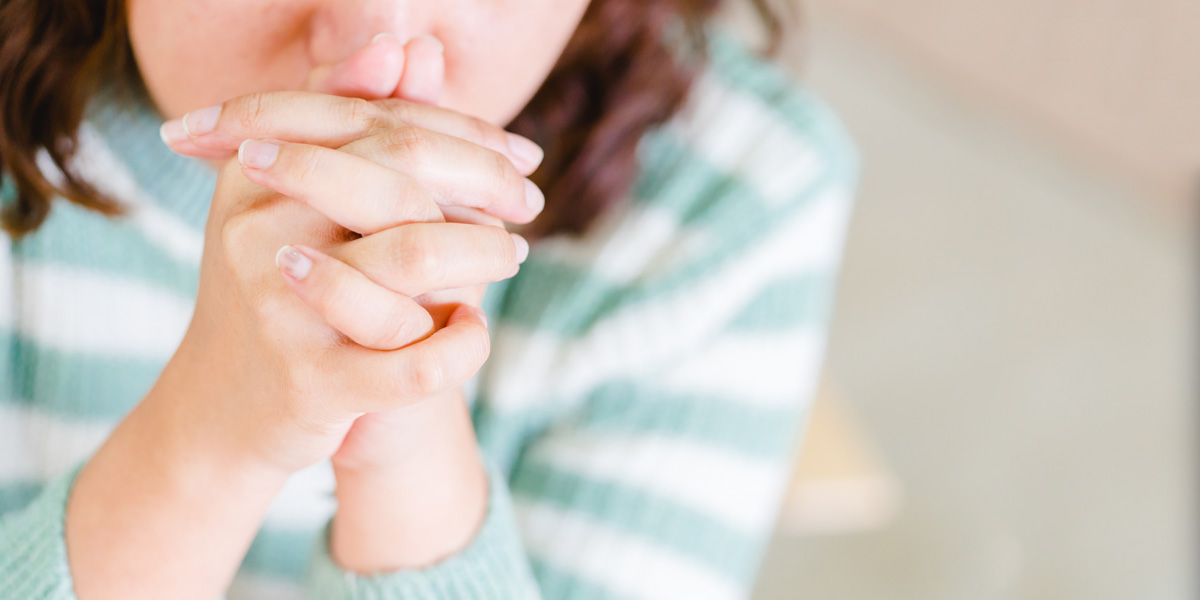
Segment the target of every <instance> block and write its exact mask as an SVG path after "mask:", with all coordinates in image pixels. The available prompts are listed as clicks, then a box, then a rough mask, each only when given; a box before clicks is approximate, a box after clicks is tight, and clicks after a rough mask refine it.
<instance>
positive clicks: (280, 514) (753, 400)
mask: <svg viewBox="0 0 1200 600" xmlns="http://www.w3.org/2000/svg"><path fill="white" fill-rule="evenodd" d="M158 125H159V118H158V116H157V115H156V114H155V112H154V111H153V110H152V109H151V108H150V107H147V106H135V107H129V106H117V105H116V104H115V103H113V102H103V101H100V102H96V103H93V107H92V110H91V111H90V113H89V117H88V119H87V121H86V123H85V125H84V126H83V128H82V129H81V131H80V151H79V156H78V159H77V164H78V169H79V171H80V172H81V173H82V174H84V176H85V177H87V178H88V179H89V180H91V181H93V182H95V183H96V184H97V185H98V186H99V187H100V188H101V189H103V190H105V191H108V192H109V193H111V194H113V195H115V196H116V197H118V198H121V199H123V200H125V201H126V202H128V203H129V204H130V205H132V206H133V207H134V208H133V210H131V211H130V212H129V214H128V215H126V216H123V217H119V218H106V217H103V216H101V215H99V214H95V213H93V212H89V211H86V210H83V209H80V208H78V207H77V206H75V205H72V204H69V203H67V202H61V201H60V202H56V204H55V207H54V209H53V211H52V212H51V215H50V217H49V220H48V221H47V222H46V223H45V225H44V226H43V227H42V228H41V229H39V230H38V231H37V232H36V233H35V234H33V235H30V236H27V237H25V238H24V239H21V240H20V241H16V242H14V241H12V240H11V239H9V238H3V239H2V240H0V515H2V516H0V598H4V599H52V600H67V599H70V598H74V593H73V591H72V584H71V574H70V568H69V566H68V563H67V560H66V552H65V546H64V540H63V518H64V506H65V502H66V498H67V494H68V492H69V489H70V486H71V483H72V480H73V475H74V473H75V472H76V470H77V469H78V467H79V466H80V465H81V464H82V462H83V461H85V460H86V459H87V457H88V456H89V455H91V453H92V452H93V451H94V450H95V449H96V448H97V447H98V446H99V445H100V444H101V442H102V441H103V440H104V439H105V438H106V436H107V435H108V434H109V432H110V431H111V430H112V428H113V427H114V426H115V425H116V423H117V422H118V421H119V420H120V419H121V418H122V417H123V415H125V414H126V413H127V412H128V411H129V410H130V409H131V407H133V406H134V405H135V404H136V403H137V402H138V401H139V399H140V398H142V396H143V395H144V394H145V393H146V392H147V391H148V389H149V388H150V386H151V384H152V383H153V382H154V381H155V379H156V377H157V375H158V373H159V371H160V370H161V369H162V367H163V366H164V365H165V363H166V361H167V360H168V358H169V357H170V356H171V354H172V353H173V351H174V349H175V348H176V346H177V345H178V343H179V341H180V340H181V339H182V336H183V332H184V330H185V329H186V327H187V325H188V321H189V319H190V316H191V311H192V307H193V303H194V299H195V296H196V289H197V282H198V269H199V262H200V255H201V249H202V243H203V238H202V234H203V230H204V222H205V219H206V216H207V211H208V203H209V200H210V197H211V193H212V190H213V185H214V182H215V174H214V172H213V171H212V170H211V169H210V168H209V167H207V166H206V165H204V164H202V163H200V162H199V161H194V160H192V159H187V158H183V157H180V156H177V155H175V154H173V153H171V152H170V151H168V150H167V149H166V148H165V147H164V146H163V145H162V143H161V141H160V140H159V137H158ZM639 160H640V164H641V172H640V176H639V179H638V181H637V184H636V186H635V188H634V189H633V191H632V193H631V196H632V198H631V200H630V202H628V203H626V204H625V205H623V207H622V208H620V209H619V210H616V211H615V212H613V213H611V214H608V215H606V216H605V217H604V218H603V219H602V221H601V222H599V223H598V224H597V226H596V227H595V228H594V229H593V230H592V231H591V232H590V233H588V234H587V235H585V236H581V237H566V236H561V237H554V238H550V239H547V240H544V241H542V242H539V243H536V244H535V245H534V247H533V249H532V253H531V254H530V257H529V259H528V261H527V262H526V263H525V264H524V265H523V266H522V268H521V271H520V273H519V274H518V275H517V276H516V277H514V278H513V279H511V280H509V281H507V282H503V283H500V284H493V285H492V286H491V287H490V289H489V292H488V295H487V299H486V303H487V305H486V310H487V312H488V315H489V317H490V321H491V323H492V333H493V350H492V357H491V359H490V361H489V363H488V364H487V365H486V366H485V367H484V369H483V370H482V371H481V372H480V374H479V375H478V376H477V378H476V379H475V380H473V381H472V383H471V384H470V385H469V386H468V388H469V389H468V394H467V395H468V398H469V399H470V402H471V410H472V415H473V419H474V424H475V427H476V431H477V434H478V438H479V444H480V449H481V453H482V454H483V456H484V458H485V462H486V464H487V467H488V473H489V477H490V481H491V485H492V492H491V496H490V504H489V508H488V512H487V516H486V519H485V521H484V524H483V526H482V528H481V529H480V531H479V532H478V533H477V534H476V536H475V537H474V538H473V539H472V540H471V542H470V543H469V545H468V546H467V547H466V548H465V549H464V550H462V551H461V552H459V553H458V554H456V555H454V556H451V557H449V558H447V559H445V560H443V561H441V562H439V563H437V564H435V565H433V566H430V567H428V568H424V569H414V570H402V571H394V572H387V573H379V574H374V575H370V576H365V575H356V574H351V573H347V572H345V571H342V570H341V569H339V568H338V567H337V565H336V564H334V563H333V562H332V561H331V560H330V558H329V556H328V554H327V547H326V544H325V541H324V537H323V536H322V535H321V533H322V532H323V531H324V529H323V528H324V527H325V526H326V525H327V522H328V520H329V518H330V516H331V515H332V514H333V511H334V510H335V506H334V501H333V499H332V496H331V492H332V489H333V485H334V481H333V476H332V471H331V469H330V467H329V465H328V463H327V462H326V463H324V464H320V465H317V466H315V467H313V468H310V469H308V470H305V471H303V472H300V473H298V474H296V475H295V476H294V477H293V478H292V479H291V480H290V481H289V483H288V484H287V486H285V488H284V490H283V492H282V493H281V495H280V496H279V498H278V499H277V501H276V502H275V504H274V505H272V507H271V509H270V511H269V513H268V516H267V517H266V520H265V522H264V523H263V526H262V529H261V531H260V532H259V534H258V536H257V537H256V539H255V540H254V543H253V545H252V547H251V548H250V551H249V553H248V554H247V555H246V557H245V560H244V562H243V564H242V567H241V569H240V571H239V573H238V576H237V578H236V580H235V582H234V584H233V586H232V587H231V588H230V590H229V591H228V596H227V597H228V598H230V599H243V598H245V599H255V600H270V599H275V598H280V599H282V598H301V597H311V598H322V599H343V598H345V599H350V598H363V599H366V598H372V599H405V600H434V599H437V600H453V599H480V600H482V599H497V600H499V599H504V600H511V599H517V598H521V599H533V598H539V597H540V598H546V599H564V600H578V599H583V598H588V599H601V598H604V599H646V600H675V599H679V598H688V599H689V600H702V599H735V598H745V597H747V596H748V595H749V590H750V589H751V587H752V585H753V580H754V577H755V574H756V572H757V569H758V565H759V563H760V560H761V557H762V553H763V550H764V546H765V544H766V541H767V539H768V538H769V536H770V532H771V529H772V525H773V522H774V519H775V516H776V513H777V511H778V509H779V506H780V503H781V500H782V495H783V492H784V489H785V486H786V482H787V480H788V474H789V471H790V466H791V458H792V456H793V452H794V450H795V446H796V444H797V442H798V435H797V432H798V431H799V430H800V428H799V426H800V425H801V424H802V422H803V420H804V417H805V415H806V414H807V409H808V406H809V400H810V398H811V396H812V393H813V390H814V385H815V382H816V378H817V376H818V372H819V370H820V361H821V357H822V354H823V349H824V340H825V328H826V324H827V321H828V314H829V309H830V302H831V295H832V291H833V287H834V280H835V274H836V268H837V266H838V263H839V258H840V253H841V247H842V240H843V236H844V230H845V227H846V223H847V220H848V216H849V212H850V206H851V198H852V192H853V186H854V182H855V178H856V170H857V164H856V157H855V153H854V150H853V147H852V145H851V143H850V142H849V140H848V138H847V136H846V134H845V132H844V131H843V129H842V128H841V126H840V124H839V123H838V121H837V119H836V118H835V117H834V116H833V115H832V113H831V112H830V111H829V110H828V109H827V108H826V107H824V106H823V105H822V104H821V103H820V102H819V101H818V100H817V99H815V98H814V97H813V96H812V95H811V94H810V93H809V92H807V91H806V90H804V89H803V88H802V87H800V86H798V85H796V84H795V83H793V82H792V81H791V80H789V78H788V77H787V76H786V75H785V74H784V72H783V71H782V70H780V69H779V68H777V67H775V66H773V65H770V64H768V63H765V62H762V61H760V60H759V59H758V58H757V57H755V56H754V55H753V54H752V53H750V52H748V51H746V50H745V49H744V48H743V47H741V46H740V45H738V44H737V43H735V42H733V41H732V40H731V39H730V38H721V41H717V42H714V44H713V49H712V65H711V67H710V68H709V69H708V70H707V71H706V72H705V74H704V76H703V77H702V78H701V80H700V81H699V82H698V84H697V87H696V88H695V93H694V95H693V97H692V99H691V100H690V103H689V105H688V107H687V108H686V109H685V110H684V111H683V112H681V113H680V114H679V115H677V116H676V117H675V119H674V120H673V121H671V122H670V123H669V124H668V125H667V126H664V127H662V128H661V129H659V130H656V131H654V132H652V133H650V134H648V135H647V136H646V137H645V138H644V139H643V140H642V145H641V146H640V148H639ZM12 196H13V190H12V186H11V185H9V186H8V187H7V188H6V190H5V197H6V198H7V199H8V201H11V199H12Z"/></svg>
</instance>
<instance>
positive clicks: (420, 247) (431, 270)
mask: <svg viewBox="0 0 1200 600" xmlns="http://www.w3.org/2000/svg"><path fill="white" fill-rule="evenodd" d="M416 231H417V230H413V231H412V232H411V233H409V235H405V236H403V237H402V238H401V242H400V248H399V252H398V253H397V257H398V259H399V262H400V264H399V265H398V268H399V270H400V272H401V273H405V274H407V276H408V277H407V279H409V280H410V281H414V282H424V281H434V280H436V279H437V278H438V277H439V276H440V275H441V270H442V267H443V261H442V258H441V256H439V255H438V253H437V251H436V250H435V249H434V248H433V247H432V246H431V245H430V244H429V243H428V241H427V237H426V236H424V235H422V234H419V233H416Z"/></svg>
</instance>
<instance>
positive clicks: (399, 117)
mask: <svg viewBox="0 0 1200 600" xmlns="http://www.w3.org/2000/svg"><path fill="white" fill-rule="evenodd" d="M380 105H381V106H382V107H383V108H384V110H385V111H386V112H387V113H389V114H390V115H391V116H392V117H393V118H394V119H395V120H396V122H398V123H412V122H413V121H414V120H415V115H414V114H413V109H412V103H410V102H408V101H406V100H401V99H399V98H388V99H386V100H383V101H381V104H380Z"/></svg>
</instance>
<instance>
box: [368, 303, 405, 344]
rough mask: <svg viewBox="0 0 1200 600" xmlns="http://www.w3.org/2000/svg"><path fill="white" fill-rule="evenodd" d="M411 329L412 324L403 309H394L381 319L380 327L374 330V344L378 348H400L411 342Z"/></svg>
mask: <svg viewBox="0 0 1200 600" xmlns="http://www.w3.org/2000/svg"><path fill="white" fill-rule="evenodd" d="M410 329H411V323H410V321H409V319H407V318H405V315H404V311H403V310H402V308H401V307H392V309H391V310H388V311H387V313H386V314H384V315H383V318H382V319H380V321H379V325H378V326H377V327H375V328H373V329H372V342H373V343H374V345H375V347H377V348H386V349H391V348H399V347H401V346H402V345H404V344H407V343H408V342H409V341H410V340H409V338H410V337H412V333H411V332H410Z"/></svg>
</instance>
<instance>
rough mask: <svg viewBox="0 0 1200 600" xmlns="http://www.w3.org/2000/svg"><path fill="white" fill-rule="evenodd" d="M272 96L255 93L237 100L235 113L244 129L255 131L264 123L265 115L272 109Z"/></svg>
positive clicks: (268, 93) (265, 93) (264, 93)
mask: <svg viewBox="0 0 1200 600" xmlns="http://www.w3.org/2000/svg"><path fill="white" fill-rule="evenodd" d="M270 96H271V94H270V92H255V93H253V94H246V95H245V96H242V97H240V98H238V99H237V101H236V102H235V106H234V107H233V108H234V111H233V113H234V114H235V115H236V116H237V120H238V125H240V126H241V127H242V129H245V130H253V129H255V128H256V127H257V126H258V125H259V124H260V123H262V121H263V115H264V114H266V111H267V110H268V108H269V107H270ZM222 112H223V113H224V112H225V111H222Z"/></svg>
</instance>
